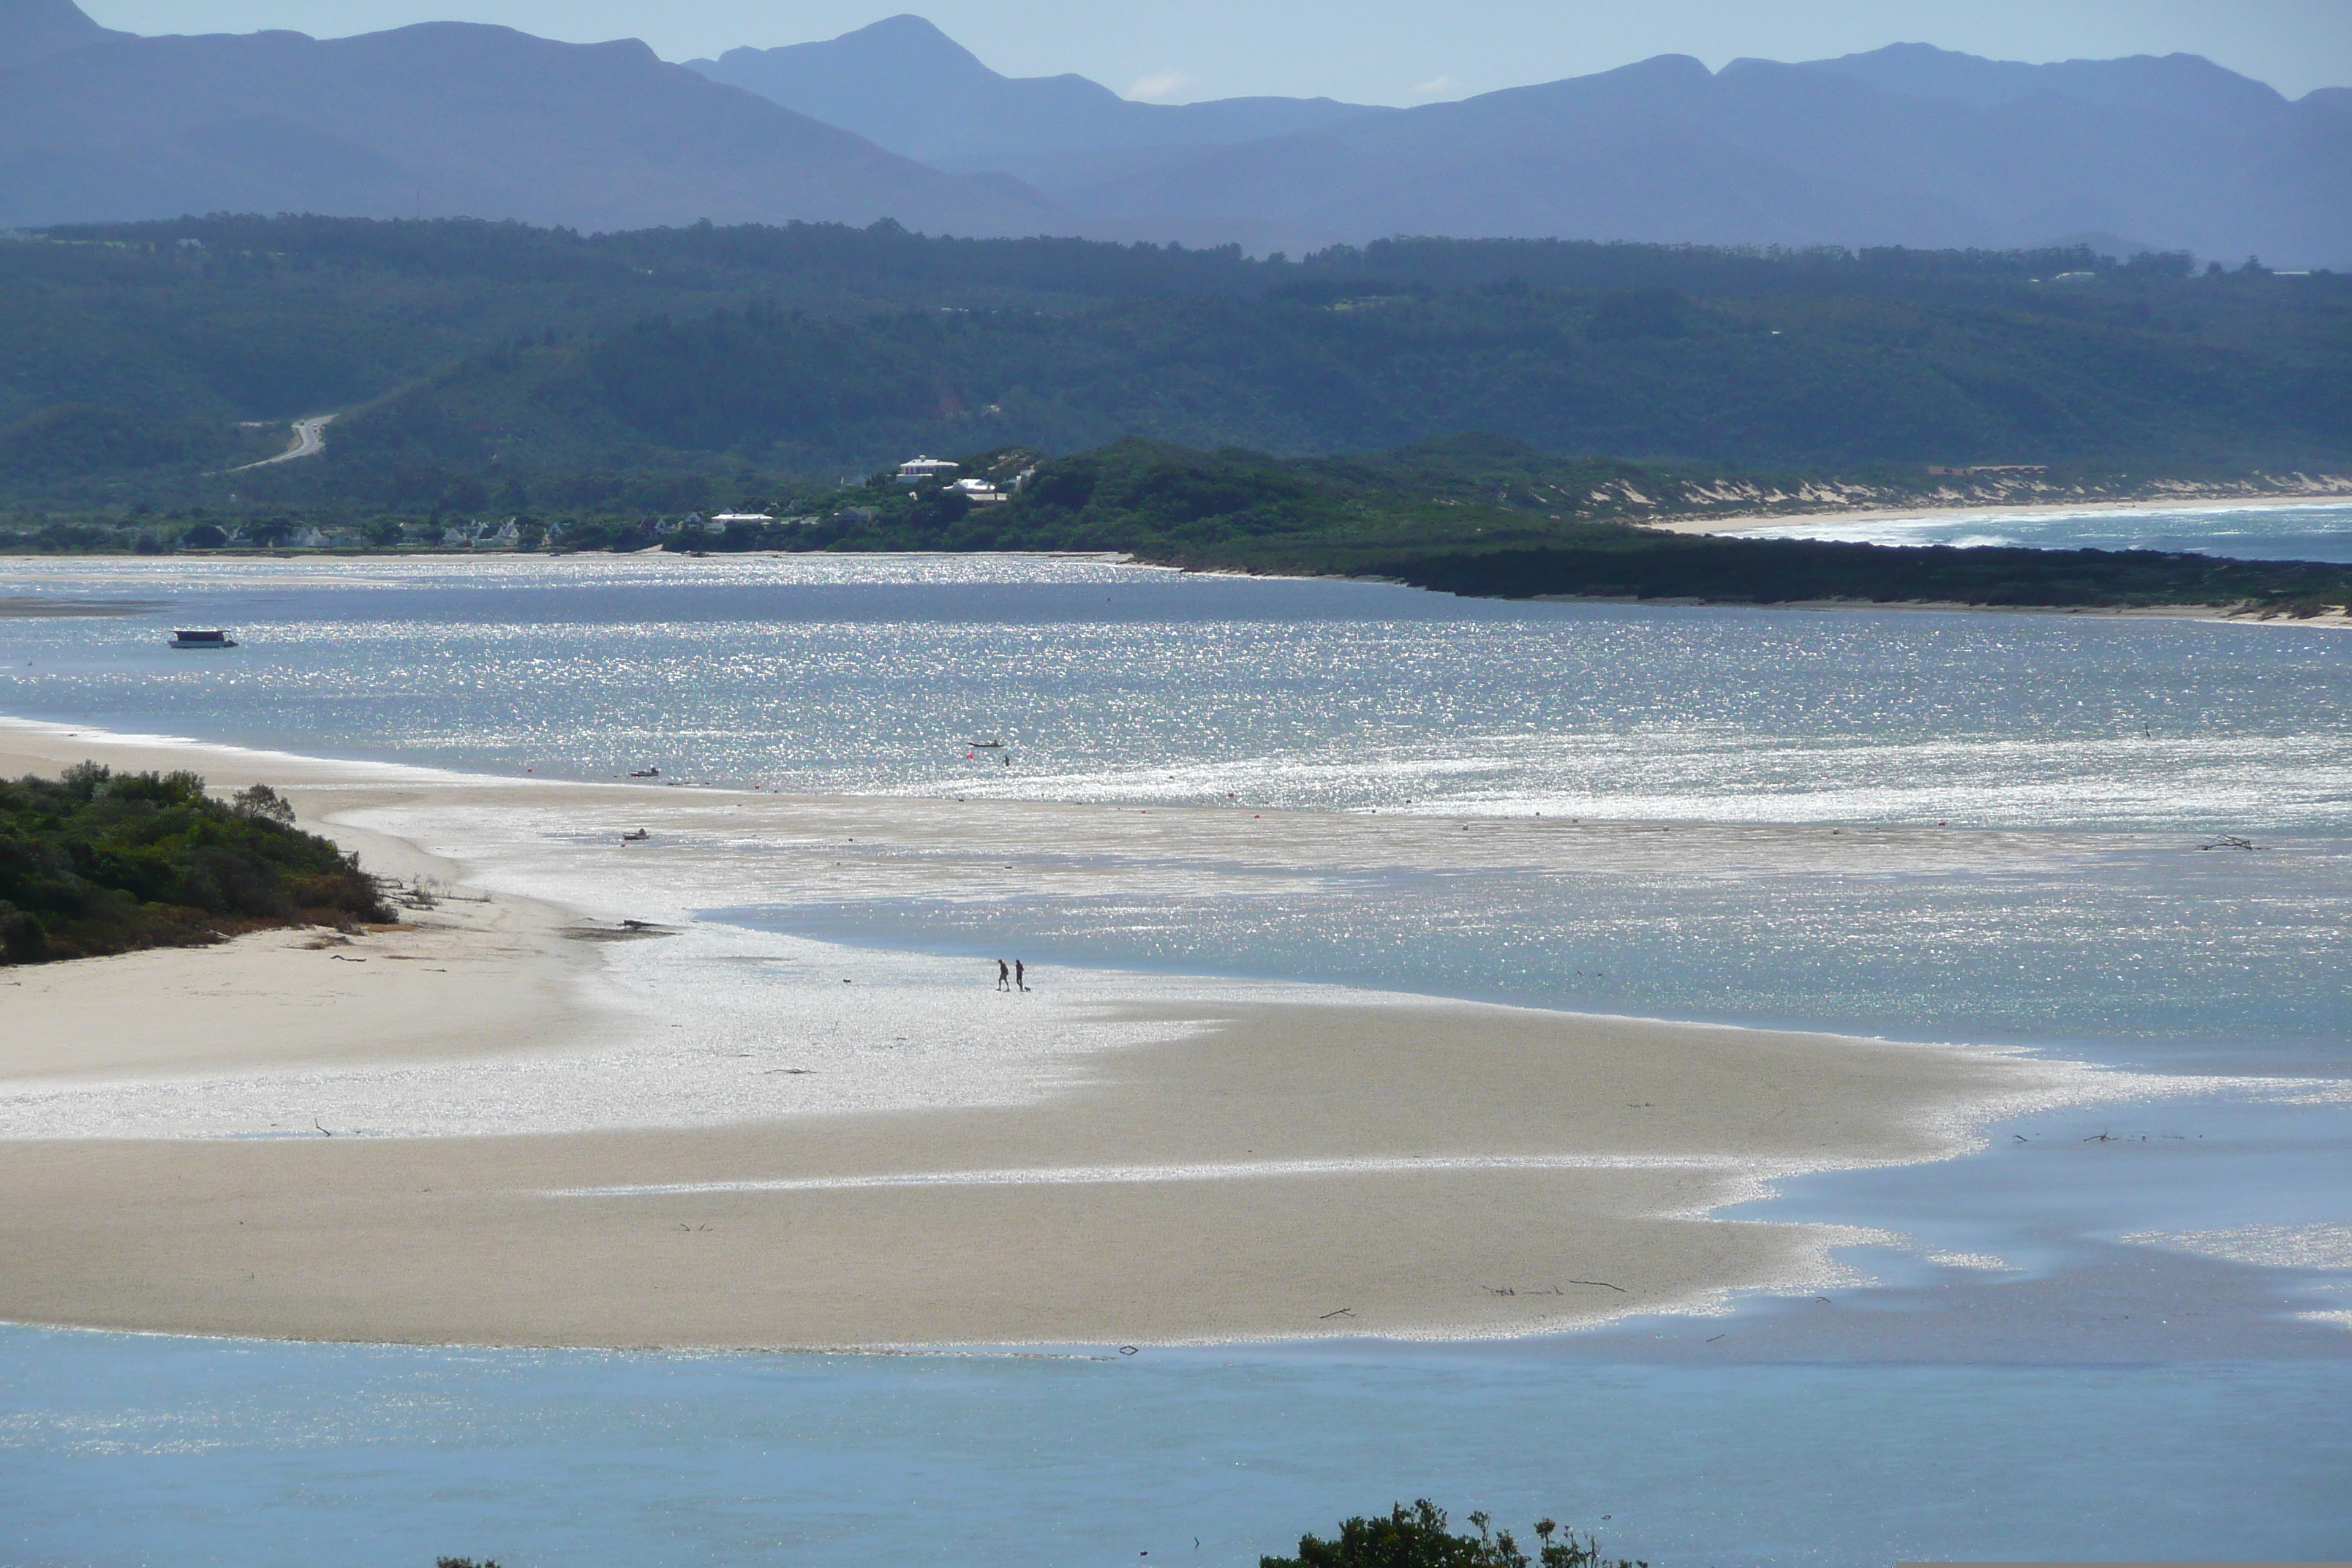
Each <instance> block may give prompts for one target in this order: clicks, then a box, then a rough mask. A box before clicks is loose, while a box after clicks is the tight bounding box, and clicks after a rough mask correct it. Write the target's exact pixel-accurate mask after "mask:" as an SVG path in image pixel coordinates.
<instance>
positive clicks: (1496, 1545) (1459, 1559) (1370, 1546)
mask: <svg viewBox="0 0 2352 1568" xmlns="http://www.w3.org/2000/svg"><path fill="white" fill-rule="evenodd" d="M1470 1523H1471V1524H1472V1526H1473V1527H1475V1529H1476V1530H1477V1531H1478V1533H1477V1534H1475V1535H1472V1534H1470V1533H1468V1532H1467V1531H1462V1532H1458V1533H1457V1532H1455V1531H1452V1530H1449V1529H1448V1528H1447V1520H1446V1517H1445V1510H1444V1509H1442V1508H1439V1507H1437V1506H1436V1505H1435V1504H1433V1503H1432V1502H1431V1501H1430V1500H1428V1499H1427V1498H1423V1499H1422V1500H1420V1501H1419V1502H1416V1503H1414V1504H1413V1505H1412V1507H1411V1508H1407V1507H1405V1506H1404V1504H1402V1503H1398V1504H1396V1505H1395V1506H1393V1507H1392V1508H1391V1509H1390V1510H1389V1511H1388V1512H1387V1513H1386V1514H1385V1515H1381V1514H1374V1515H1371V1516H1370V1517H1366V1516H1365V1515H1362V1514H1359V1515H1357V1516H1356V1517H1355V1518H1353V1519H1349V1520H1343V1521H1340V1524H1339V1534H1338V1535H1336V1536H1332V1537H1330V1538H1329V1539H1328V1540H1327V1539H1325V1538H1324V1537H1321V1536H1318V1535H1302V1536H1300V1537H1299V1538H1298V1555H1297V1556H1296V1557H1261V1558H1259V1559H1258V1568H1529V1564H1530V1563H1534V1564H1537V1565H1538V1568H1649V1564H1648V1563H1637V1562H1634V1561H1633V1560H1632V1559H1630V1558H1623V1557H1620V1558H1616V1559H1613V1560H1612V1559H1609V1558H1604V1557H1603V1556H1601V1544H1600V1542H1598V1541H1597V1540H1595V1539H1594V1538H1592V1537H1591V1536H1587V1537H1585V1538H1584V1539H1582V1540H1579V1539H1578V1538H1577V1534H1576V1531H1573V1530H1562V1529H1561V1528H1560V1527H1559V1525H1558V1524H1556V1523H1554V1522H1553V1521H1550V1520H1549V1519H1541V1520H1538V1521H1536V1526H1535V1532H1536V1555H1535V1556H1534V1557H1532V1558H1530V1557H1529V1556H1528V1553H1527V1552H1526V1551H1525V1550H1524V1549H1523V1548H1522V1547H1521V1546H1520V1544H1519V1542H1518V1541H1517V1539H1516V1538H1515V1537H1514V1536H1513V1535H1512V1534H1511V1532H1510V1531H1507V1530H1505V1531H1496V1530H1495V1529H1494V1528H1493V1526H1494V1521H1493V1520H1492V1519H1491V1518H1489V1517H1488V1516H1487V1515H1486V1514H1483V1513H1474V1514H1472V1515H1471V1516H1470ZM444 1568H446V1564H445V1565H444Z"/></svg>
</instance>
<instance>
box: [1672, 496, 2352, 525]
mask: <svg viewBox="0 0 2352 1568" xmlns="http://www.w3.org/2000/svg"><path fill="white" fill-rule="evenodd" d="M2347 500H2352V493H2347V491H2346V490H2345V489H2341V488H2331V489H2313V490H2311V491H2308V492H2306V493H2304V494H2289V495H2260V496H2251V495H2231V494H2228V493H2224V492H2216V493H2214V494H2210V495H2189V496H2180V497H2177V498H2166V499H2161V500H2096V499H2084V500H2050V501H2018V502H1987V501H1979V500H1949V501H1938V500H1922V501H1919V502H1917V503H1915V504H1913V505H1909V506H1864V507H1826V506H1825V507H1820V508H1816V509H1812V510H1790V511H1781V512H1749V513H1740V514H1737V515H1726V516H1722V517H1685V518H1664V519H1661V520H1659V521H1656V522H1653V523H1649V524H1646V525H1645V526H1647V527H1650V528H1654V529H1658V530H1660V531H1664V532H1666V533H1751V532H1753V531H1756V530H1758V529H1760V528H1785V527H1787V526H1788V525H1790V523H1801V522H1895V521H1905V520H1907V519H1911V518H1927V517H1932V518H1937V519H1939V520H1941V521H1948V522H1969V521H1977V520H1979V519H1984V520H1990V519H1994V518H2004V517H2061V516H2069V515H2075V514H2080V513H2086V512H2087V513H2097V512H2167V511H2200V512H2202V511H2241V510H2243V511H2270V510H2278V509H2280V508H2283V507H2307V506H2326V505H2330V504H2336V505H2341V504H2343V503H2344V502H2345V501H2347Z"/></svg>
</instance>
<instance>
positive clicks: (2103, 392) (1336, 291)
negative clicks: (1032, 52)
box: [0, 219, 2352, 512]
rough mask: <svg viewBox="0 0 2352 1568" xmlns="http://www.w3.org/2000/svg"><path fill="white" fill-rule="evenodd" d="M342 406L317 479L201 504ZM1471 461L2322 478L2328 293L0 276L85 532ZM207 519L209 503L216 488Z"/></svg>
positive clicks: (2001, 273)
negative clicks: (1056, 462)
mask: <svg viewBox="0 0 2352 1568" xmlns="http://www.w3.org/2000/svg"><path fill="white" fill-rule="evenodd" d="M330 411H341V417H340V418H339V420H338V422H337V423H336V424H335V425H334V426H332V428H331V433H330V437H329V440H328V444H327V450H326V454H325V456H324V457H322V458H310V459H304V460H302V461H299V462H295V463H289V464H284V465H280V466H277V467H273V468H263V469H256V470H250V471H248V472H246V473H243V474H238V475H234V476H225V475H222V474H220V473H219V472H218V470H220V469H224V468H229V467H232V466H234V464H233V462H232V459H233V458H234V459H236V460H240V461H241V460H250V458H252V457H253V456H255V455H257V453H258V452H259V451H260V450H263V449H267V448H268V447H269V446H270V445H271V444H272V443H273V442H276V443H280V444H282V442H283V439H284V428H283V425H282V423H278V424H277V426H276V428H275V429H274V430H271V429H268V428H263V429H259V430H257V429H254V428H241V427H240V426H241V422H245V421H257V422H263V423H264V425H265V426H266V425H268V423H270V422H283V421H285V420H288V419H290V418H292V417H294V416H300V415H305V414H317V413H325V412H330ZM1465 429H1480V430H1486V431H1491V432H1494V433H1496V434H1499V435H1503V436H1507V437H1514V438H1517V439H1519V440H1523V441H1526V442H1528V443H1531V444H1533V445H1534V446H1536V447H1539V448H1542V449H1544V450H1546V451H1549V452H1552V453H1558V454H1564V455H1572V454H1594V453H1606V454H1612V455H1615V456H1619V457H1625V458H1672V459H1675V460H1679V461H1684V462H1688V463H1696V464H1711V465H1727V466H1734V467H1747V468H1778V469H1795V468H1810V469H1814V470H1818V471H1830V470H1835V471H1842V472H1853V471H1857V470H1861V469H1865V468H1870V467H1871V466H1873V465H1890V464H1892V465H1906V466H1909V467H1910V468H1912V469H1913V470H1914V471H1916V470H1918V469H1919V468H1921V467H1923V466H1924V465H1927V464H1979V463H2046V464H2053V465H2063V466H2071V467H2074V468H2098V467H2102V466H2105V467H2107V468H2117V467H2130V468H2137V469H2154V470H2158V471H2167V472H2211V471H2223V470H2239V469H2244V468H2250V467H2259V466H2268V467H2273V468H2278V467H2285V468H2294V467H2326V466H2329V465H2341V464H2344V463H2346V462H2347V461H2352V279H2345V278H2339V277H2334V276H2329V275H2317V276H2294V277H2290V276H2281V275H2274V274H2271V273H2268V272H2265V271H2263V270H2262V269H2261V268H2242V269H2239V270H2235V271H2230V272H2219V271H2212V272H2206V273H2196V274H2192V273H2191V272H2190V271H2189V268H2188V266H2187V264H2186V260H2185V258H2168V257H2148V258H2137V260H2135V261H2132V262H2128V263H2112V262H2108V261H2105V260H2104V259H2102V258H2098V257H2095V256H2094V255H2093V254H2091V253H2090V252H2088V251H2073V252H2042V253H2016V254H2000V255H1985V254H1974V253H1920V252H1902V251H1890V252H1871V253H1864V254H1862V255H1853V254H1849V253H1846V252H1843V251H1822V252H1805V253H1773V252H1759V253H1748V252H1738V251H1723V250H1707V249H1697V248H1689V247H1644V246H1630V245H1622V246H1601V245H1587V244H1570V243H1562V242H1552V241H1542V242H1531V241H1480V242H1464V241H1451V240H1415V241H1399V242H1392V243H1384V244H1381V245H1376V246H1372V247H1366V248H1364V249H1361V250H1357V249H1348V248H1341V249H1336V250H1331V251H1326V252H1322V253H1318V255H1315V256H1312V257H1308V258H1303V259H1299V260H1290V259H1287V258H1280V257H1276V258H1266V259H1263V260H1253V259H1250V258H1244V256H1242V255H1241V254H1240V253H1239V252H1238V251H1237V250H1234V249H1232V248H1227V249H1223V250H1215V251H1190V250H1181V249H1175V248H1161V247H1150V246H1134V247H1121V246H1114V245H1100V244H1092V243H1087V242H1081V241H1073V240H1008V241H971V240H940V239H927V238H923V237H917V236H913V235H908V234H906V233H904V232H903V231H900V230H897V229H896V228H893V227H889V226H882V227H877V228H875V229H869V230H856V229H848V228H843V227H839V226H793V227H789V228H782V229H773V228H739V229H722V228H709V227H697V228H690V229H683V230H654V231H648V232H646V233H641V234H631V235H621V236H613V237H593V238H588V237H580V236H576V235H572V234H568V233H565V232H562V231H549V230H536V229H530V228H526V227H521V226H508V225H485V224H469V223H369V222H358V221H341V220H322V219H280V220H262V219H216V220H205V221H202V222H189V223H183V224H174V225H152V226H122V227H112V228H98V229H79V230H70V231H59V232H58V234H56V235H54V236H51V237H38V238H35V239H32V240H26V241H18V242H15V243H9V244H0V465H5V466H0V484H5V487H6V490H5V493H8V494H13V496H14V497H16V499H17V500H18V501H19V503H20V504H25V505H36V506H41V507H44V508H47V509H65V510H121V509H123V508H127V507H129V506H131V505H136V504H145V505H148V506H151V507H156V508H184V507H186V506H189V505H194V504H202V505H208V506H216V507H244V508H248V509H250V508H257V507H258V508H264V509H268V508H282V507H286V506H304V507H313V508H317V507H325V508H330V509H340V510H397V511H409V512H423V511H431V510H471V509H474V508H477V507H481V506H487V505H501V506H506V507H508V508H509V510H521V509H524V508H529V507H533V506H536V507H540V508H541V509H544V508H546V507H549V506H555V507H575V508H576V507H583V506H589V505H592V504H594V505H610V506H614V507H619V508H624V509H626V508H630V507H645V508H659V507H661V506H664V505H670V504H699V502H700V501H707V500H725V498H726V496H727V495H729V494H731V493H737V492H740V491H745V490H749V491H762V490H772V489H778V488H790V487H793V486H805V485H808V484H811V483H818V482H830V481H834V480H837V479H839V478H840V477H841V476H842V475H843V474H856V473H863V472H866V471H870V470H871V469H872V468H875V467H877V466H878V465H879V464H881V463H883V462H886V461H896V460H897V459H898V458H903V457H906V456H908V455H910V454H911V453H912V452H913V451H916V450H934V451H937V450H971V449H975V448H981V447H998V446H1009V445H1021V446H1026V447H1036V448H1038V449H1041V450H1043V451H1045V452H1048V453H1058V452H1069V451H1076V450H1081V449H1085V448H1088V447H1097V446H1099V445H1102V444H1104V443H1106V442H1108V441H1112V440H1116V439H1118V438H1119V437H1123V436H1130V435H1133V436H1142V437H1152V438H1156V439H1163V440H1169V441H1175V442H1181V443H1183V444H1186V445H1189V446H1194V447H1221V446H1238V447H1251V448H1255V449H1257V450H1263V451H1267V452H1272V453H1276V454H1293V455H1309V454H1318V453H1340V452H1348V451H1356V450H1367V449H1373V448H1380V447H1391V446H1395V445H1399V444H1402V443H1406V442H1411V441H1414V440H1419V439H1423V438H1426V437H1433V436H1439V435H1446V434H1451V433H1454V432H1456V431H1460V430H1465ZM232 495H233V496H235V497H236V500H234V501H231V500H229V498H230V497H231V496H232Z"/></svg>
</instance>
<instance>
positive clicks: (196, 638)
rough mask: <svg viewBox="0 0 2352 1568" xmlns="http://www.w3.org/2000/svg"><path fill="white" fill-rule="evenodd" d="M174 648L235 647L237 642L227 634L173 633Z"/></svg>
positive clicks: (218, 632) (216, 632) (215, 632)
mask: <svg viewBox="0 0 2352 1568" xmlns="http://www.w3.org/2000/svg"><path fill="white" fill-rule="evenodd" d="M172 646H173V647H236V639H235V638H233V637H230V636H229V635H228V634H227V633H226V632H223V631H209V632H173V634H172Z"/></svg>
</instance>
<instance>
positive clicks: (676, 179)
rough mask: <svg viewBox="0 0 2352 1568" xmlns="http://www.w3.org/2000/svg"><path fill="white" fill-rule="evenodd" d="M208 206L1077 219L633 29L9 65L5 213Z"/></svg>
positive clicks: (681, 216)
mask: <svg viewBox="0 0 2352 1568" xmlns="http://www.w3.org/2000/svg"><path fill="white" fill-rule="evenodd" d="M75 14H76V15H77V16H79V12H76V13H75ZM86 19H87V18H85V20H86ZM93 26H94V24H93ZM205 211H251V212H272V211H316V212H322V213H335V214H341V215H346V216H412V215H420V214H425V213H430V214H433V215H436V216H455V215H469V216H484V217H489V218H497V219H509V220H516V221H522V222H536V223H541V224H552V225H561V226H572V227H584V228H593V229H620V228H631V227H645V226H654V225H660V224H684V223H693V222H697V221H700V220H705V219H709V220H714V221H719V222H730V221H732V222H766V223H778V222H787V221H792V220H794V219H803V220H812V221H837V222H849V223H859V224H863V223H870V222H875V221H878V220H880V219H883V218H891V219H894V220H896V221H898V222H900V223H902V224H906V225H908V226H916V227H923V228H930V229H937V230H940V231H943V232H958V233H971V234H1005V233H1015V232H1018V233H1036V232H1041V231H1045V230H1050V229H1053V228H1055V227H1067V226H1068V223H1067V220H1066V218H1065V216H1063V215H1062V214H1060V213H1059V212H1058V210H1057V209H1056V208H1055V207H1054V206H1053V205H1052V204H1050V203H1048V202H1046V201H1045V199H1044V198H1043V197H1041V196H1038V195H1036V194H1035V193H1034V192H1030V191H1026V190H1025V189H1023V188H1021V187H1018V186H1016V185H1013V184H1011V183H1010V182H1007V181H1004V180H1002V179H997V180H986V181H982V180H973V179H971V178H968V177H966V176H962V175H958V174H948V173H945V172H942V171H940V170H936V169H933V168H930V167H929V166H928V165H925V164H921V163H916V162H914V161H913V160H910V159H906V158H902V157H899V156H898V154H895V153H889V152H887V151H885V150H884V149H882V148H879V147H877V146H875V145H873V144H872V143H871V142H866V141H865V140H864V139H863V138H861V137H858V136H857V135H856V134H855V133H854V132H848V131H844V130H842V129H840V128H838V127H835V126H831V125H826V124H824V123H822V122H819V121H813V120H810V119H808V118H806V117H805V116H802V115H798V114H795V113H793V111H791V110H786V109H784V108H782V106H781V105H778V104H774V103H772V102H770V101H768V100H763V99H761V98H759V97H757V96H755V95H753V94H751V93H747V92H742V91H740V90H739V89H733V88H730V87H726V86H724V85H721V84H719V83H716V82H712V81H709V79H706V78H703V77H701V76H699V75H698V74H697V73H694V72H692V71H688V70H687V69H686V68H683V67H680V66H676V65H671V64H667V63H665V62H664V61H662V60H660V59H658V58H656V56H655V55H654V53H653V51H652V50H651V49H650V48H648V47H646V45H644V44H643V43H640V42H638V41H636V40H635V39H623V40H617V41H614V42H609V43H601V44H565V43H557V42H553V41H551V40H548V39H544V38H538V37H532V36H531V35H530V34H526V33H521V32H519V31H516V30H514V29H511V28H506V27H497V26H483V25H478V24H474V23H461V22H430V23H420V24H417V25H415V26H408V27H401V28H394V29H392V30H390V31H386V32H381V33H368V34H362V35H359V36H357V37H349V38H337V39H328V40H320V39H316V38H311V37H308V36H306V35H304V34H300V33H292V32H283V31H279V32H264V33H250V34H210V35H201V36H194V37H186V36H174V37H125V36H121V35H116V36H112V37H103V38H100V39H97V40H92V41H86V42H84V43H83V44H81V45H79V46H77V47H70V48H68V49H64V50H60V51H58V52H56V53H53V54H50V55H47V56H45V57H43V58H39V59H37V60H36V61H33V62H30V63H20V64H18V65H16V66H15V67H14V68H9V69H5V70H0V225H5V226H20V227H23V226H36V225H41V224H53V223H61V222H78V221H106V220H122V219H133V218H141V217H168V216H179V215H182V214H185V213H190V212H205Z"/></svg>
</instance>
